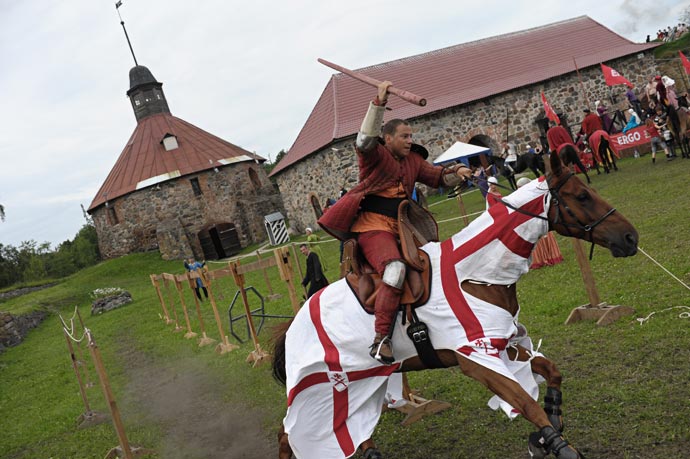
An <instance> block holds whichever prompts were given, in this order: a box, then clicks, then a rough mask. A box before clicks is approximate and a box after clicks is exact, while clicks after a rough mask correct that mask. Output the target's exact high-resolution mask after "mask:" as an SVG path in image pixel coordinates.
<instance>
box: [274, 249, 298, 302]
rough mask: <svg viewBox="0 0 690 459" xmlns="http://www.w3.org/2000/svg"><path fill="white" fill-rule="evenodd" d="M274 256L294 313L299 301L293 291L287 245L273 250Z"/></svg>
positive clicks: (292, 275)
mask: <svg viewBox="0 0 690 459" xmlns="http://www.w3.org/2000/svg"><path fill="white" fill-rule="evenodd" d="M273 255H274V256H275V258H276V263H277V264H278V269H279V270H280V278H281V279H282V280H284V281H285V282H287V288H288V293H289V294H290V303H291V304H292V310H293V311H294V313H295V314H297V312H298V311H299V308H300V302H299V299H298V298H297V292H295V285H294V281H293V277H294V273H293V271H292V263H290V249H288V248H287V247H279V248H277V249H275V250H274V251H273Z"/></svg>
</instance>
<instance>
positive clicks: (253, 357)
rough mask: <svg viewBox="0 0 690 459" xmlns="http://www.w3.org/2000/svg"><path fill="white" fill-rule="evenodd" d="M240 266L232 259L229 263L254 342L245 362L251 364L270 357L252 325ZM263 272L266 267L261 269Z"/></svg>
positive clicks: (256, 363) (252, 321) (255, 364)
mask: <svg viewBox="0 0 690 459" xmlns="http://www.w3.org/2000/svg"><path fill="white" fill-rule="evenodd" d="M239 266H240V262H239V261H234V262H232V263H229V267H230V272H232V277H233V278H234V279H235V284H236V285H237V288H239V289H240V295H241V296H242V304H243V305H244V313H245V315H246V317H247V324H248V325H249V333H250V334H251V337H252V341H253V342H254V350H253V351H252V352H250V353H249V355H248V356H247V362H248V363H251V362H253V366H257V365H258V364H260V363H262V362H264V361H267V360H269V359H270V355H269V354H268V353H266V352H264V350H263V349H261V345H260V344H259V338H258V337H257V335H256V327H254V319H253V318H252V311H251V309H250V308H249V300H248V299H247V291H246V290H245V289H244V274H240V273H239V272H238V270H239ZM263 271H264V273H265V272H266V269H263Z"/></svg>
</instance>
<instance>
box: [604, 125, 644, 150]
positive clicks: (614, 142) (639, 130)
mask: <svg viewBox="0 0 690 459" xmlns="http://www.w3.org/2000/svg"><path fill="white" fill-rule="evenodd" d="M609 139H610V142H609V144H610V145H611V148H613V149H614V150H615V151H616V152H619V151H621V150H625V149H626V148H633V147H639V146H640V145H644V144H647V143H649V142H651V141H652V138H651V137H649V134H647V131H645V127H644V126H639V127H636V128H635V129H630V130H629V131H628V132H626V133H625V134H623V133H622V132H621V133H619V134H610V135H609Z"/></svg>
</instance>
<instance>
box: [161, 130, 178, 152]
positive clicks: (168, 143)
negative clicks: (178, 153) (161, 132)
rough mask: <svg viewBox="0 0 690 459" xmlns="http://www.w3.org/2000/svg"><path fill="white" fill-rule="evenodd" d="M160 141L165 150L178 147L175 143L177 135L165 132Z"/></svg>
mask: <svg viewBox="0 0 690 459" xmlns="http://www.w3.org/2000/svg"><path fill="white" fill-rule="evenodd" d="M161 143H162V144H163V147H164V148H165V151H171V150H175V149H176V148H178V147H179V145H178V143H177V137H175V136H174V135H172V134H166V135H165V137H163V140H162V141H161Z"/></svg>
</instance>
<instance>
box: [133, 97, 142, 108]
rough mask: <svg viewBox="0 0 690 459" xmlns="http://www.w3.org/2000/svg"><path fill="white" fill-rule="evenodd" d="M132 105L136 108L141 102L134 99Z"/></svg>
mask: <svg viewBox="0 0 690 459" xmlns="http://www.w3.org/2000/svg"><path fill="white" fill-rule="evenodd" d="M134 105H136V106H137V107H138V106H139V105H141V101H140V100H139V99H134Z"/></svg>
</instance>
